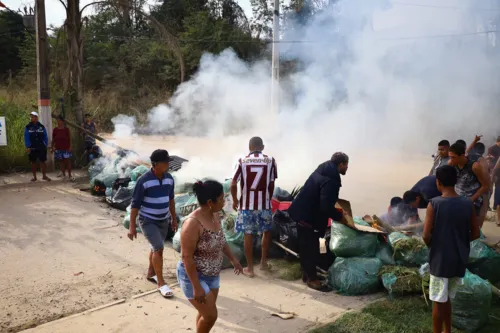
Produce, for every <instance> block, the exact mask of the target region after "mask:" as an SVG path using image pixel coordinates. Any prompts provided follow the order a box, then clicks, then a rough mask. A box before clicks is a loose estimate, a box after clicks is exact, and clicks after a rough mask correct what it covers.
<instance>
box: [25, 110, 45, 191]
mask: <svg viewBox="0 0 500 333" xmlns="http://www.w3.org/2000/svg"><path fill="white" fill-rule="evenodd" d="M30 117H31V121H30V123H29V124H28V125H26V128H25V129H24V144H25V145H26V152H27V153H28V158H29V160H30V162H31V171H32V172H33V178H32V179H31V181H32V182H35V181H36V162H37V161H40V169H41V170H42V175H43V178H42V179H43V180H46V181H50V178H49V177H47V174H46V172H47V166H46V165H45V161H47V147H48V145H49V137H48V135H47V130H46V129H45V126H43V125H42V124H40V122H39V121H38V113H36V112H31V113H30Z"/></svg>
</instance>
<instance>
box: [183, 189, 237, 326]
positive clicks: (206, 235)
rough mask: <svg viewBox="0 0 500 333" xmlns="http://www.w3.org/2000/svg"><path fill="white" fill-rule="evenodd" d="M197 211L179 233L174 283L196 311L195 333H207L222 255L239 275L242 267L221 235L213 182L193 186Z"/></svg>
mask: <svg viewBox="0 0 500 333" xmlns="http://www.w3.org/2000/svg"><path fill="white" fill-rule="evenodd" d="M193 191H194V193H195V194H196V197H197V199H198V203H199V204H200V208H198V209H197V210H195V211H194V212H192V213H191V214H190V215H189V216H188V217H187V218H186V220H185V221H184V223H183V225H182V231H181V254H182V261H179V263H178V264H177V279H178V281H179V285H180V287H181V289H182V291H183V292H184V295H185V296H186V297H187V299H188V300H189V302H191V304H192V305H193V306H194V307H195V308H196V310H198V316H197V317H196V332H197V333H208V332H210V330H211V329H212V327H213V326H214V325H215V322H216V320H217V306H216V301H217V295H218V293H219V286H220V277H219V273H220V271H221V267H222V259H223V258H224V255H226V256H227V257H228V258H229V260H230V261H231V263H232V264H233V266H234V273H235V274H237V275H238V274H240V273H241V271H242V270H243V267H242V266H241V264H240V263H239V261H238V259H236V258H235V257H234V255H233V253H232V252H231V250H230V248H229V246H228V245H227V243H226V239H225V237H224V233H223V231H222V227H221V223H220V219H219V216H218V213H219V212H220V211H221V210H222V208H223V207H224V189H223V187H222V184H221V183H219V182H216V181H213V180H207V181H205V182H201V181H200V182H197V183H196V184H194V185H193Z"/></svg>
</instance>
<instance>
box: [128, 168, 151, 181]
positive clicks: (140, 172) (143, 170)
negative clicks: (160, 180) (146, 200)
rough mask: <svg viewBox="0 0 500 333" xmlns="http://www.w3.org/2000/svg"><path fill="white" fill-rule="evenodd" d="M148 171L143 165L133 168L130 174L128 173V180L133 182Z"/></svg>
mask: <svg viewBox="0 0 500 333" xmlns="http://www.w3.org/2000/svg"><path fill="white" fill-rule="evenodd" d="M148 171H149V168H148V167H147V166H145V165H139V166H137V167H135V168H134V169H133V170H132V171H131V172H130V179H131V180H132V181H134V182H136V181H137V179H139V177H141V176H142V175H143V174H145V173H146V172H148Z"/></svg>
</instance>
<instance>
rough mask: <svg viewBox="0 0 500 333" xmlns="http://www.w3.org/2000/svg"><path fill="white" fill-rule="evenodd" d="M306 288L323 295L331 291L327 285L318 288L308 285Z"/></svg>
mask: <svg viewBox="0 0 500 333" xmlns="http://www.w3.org/2000/svg"><path fill="white" fill-rule="evenodd" d="M307 286H308V287H309V288H311V289H314V290H317V291H321V292H323V293H328V292H330V291H332V290H333V289H332V288H331V287H330V286H329V285H327V284H321V285H319V286H316V285H313V284H310V283H308V284H307Z"/></svg>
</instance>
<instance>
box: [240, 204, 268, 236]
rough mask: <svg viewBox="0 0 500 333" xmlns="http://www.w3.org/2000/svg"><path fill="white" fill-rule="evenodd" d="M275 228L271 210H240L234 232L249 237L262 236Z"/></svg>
mask: <svg viewBox="0 0 500 333" xmlns="http://www.w3.org/2000/svg"><path fill="white" fill-rule="evenodd" d="M272 228H273V213H272V211H271V210H270V209H269V210H240V211H239V212H238V217H237V218H236V223H235V226H234V230H235V231H236V232H244V233H245V234H247V235H251V234H261V233H263V232H266V231H271V229H272Z"/></svg>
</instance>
